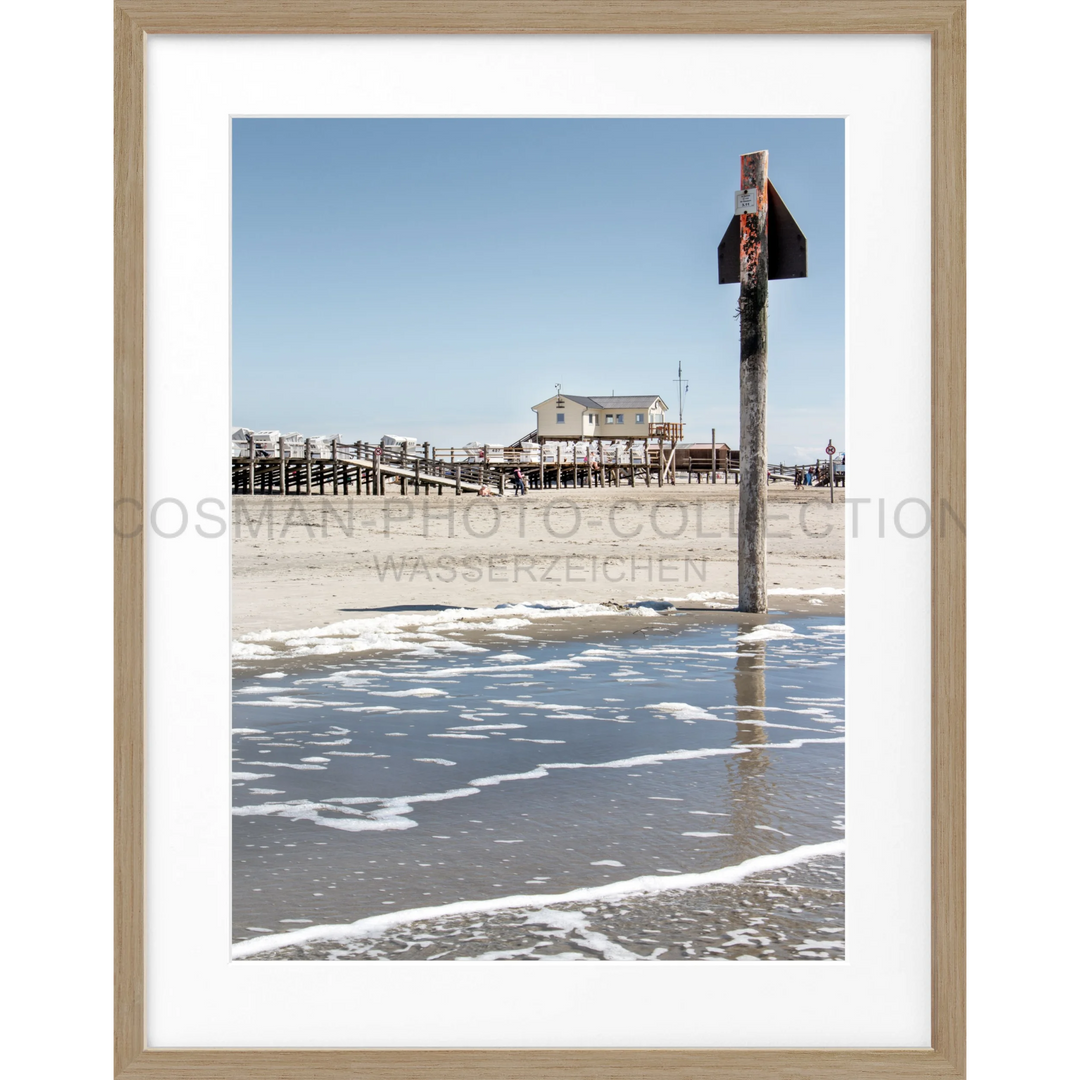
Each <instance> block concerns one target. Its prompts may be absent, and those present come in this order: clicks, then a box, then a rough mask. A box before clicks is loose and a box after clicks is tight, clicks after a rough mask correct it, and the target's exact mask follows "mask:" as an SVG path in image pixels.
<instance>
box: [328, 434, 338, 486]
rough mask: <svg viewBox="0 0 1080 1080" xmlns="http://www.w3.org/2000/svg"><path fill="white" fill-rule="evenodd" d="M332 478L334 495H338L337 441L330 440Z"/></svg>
mask: <svg viewBox="0 0 1080 1080" xmlns="http://www.w3.org/2000/svg"><path fill="white" fill-rule="evenodd" d="M330 476H331V479H332V480H333V488H334V494H335V495H336V494H337V493H338V476H337V439H331V440H330Z"/></svg>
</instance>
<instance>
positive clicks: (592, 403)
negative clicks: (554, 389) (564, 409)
mask: <svg viewBox="0 0 1080 1080" xmlns="http://www.w3.org/2000/svg"><path fill="white" fill-rule="evenodd" d="M553 397H564V398H566V399H568V400H569V401H573V402H576V403H577V404H578V405H583V406H584V407H585V408H586V409H648V408H650V407H651V406H652V404H653V402H654V401H657V400H659V402H660V405H661V407H662V408H664V409H665V410H666V409H667V405H666V403H665V402H664V399H663V398H662V397H660V395H659V394H630V395H620V396H617V397H582V396H580V395H579V394H556V395H553ZM545 400H546V401H550V400H551V398H545ZM541 404H543V402H541ZM533 408H534V409H535V408H537V406H535V405H534V406H533Z"/></svg>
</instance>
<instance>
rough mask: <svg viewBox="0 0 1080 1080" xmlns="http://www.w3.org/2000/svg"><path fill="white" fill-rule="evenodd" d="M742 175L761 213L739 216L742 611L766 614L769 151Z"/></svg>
mask: <svg viewBox="0 0 1080 1080" xmlns="http://www.w3.org/2000/svg"><path fill="white" fill-rule="evenodd" d="M740 176H741V178H740V183H741V187H742V189H743V192H744V193H745V192H747V191H749V190H754V191H755V193H756V197H757V212H756V213H744V214H742V215H740V218H739V469H740V473H741V476H740V483H739V610H740V611H749V612H766V611H768V596H767V591H766V576H765V575H766V570H765V539H766V516H767V499H768V488H767V483H768V467H767V465H766V441H765V409H766V386H767V381H768V356H769V340H768V313H769V273H768V266H769V240H768V208H769V200H768V183H769V152H768V151H767V150H761V151H758V152H757V153H754V154H743V155H742V158H741V174H740Z"/></svg>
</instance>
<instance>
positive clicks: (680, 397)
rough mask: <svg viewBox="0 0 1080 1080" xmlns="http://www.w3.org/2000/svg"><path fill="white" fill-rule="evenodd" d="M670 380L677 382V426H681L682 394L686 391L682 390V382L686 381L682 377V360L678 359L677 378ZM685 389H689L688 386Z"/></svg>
mask: <svg viewBox="0 0 1080 1080" xmlns="http://www.w3.org/2000/svg"><path fill="white" fill-rule="evenodd" d="M671 381H672V382H675V383H678V384H679V427H680V428H681V427H682V422H683V419H682V407H683V395H684V394H685V393H686V391H685V390H683V383H684V382H686V380H685V379H684V378H683V377H682V361H681V360H680V361H679V377H678V378H677V379H672V380H671ZM686 389H687V390H689V389H690V387H689V386H687V388H686Z"/></svg>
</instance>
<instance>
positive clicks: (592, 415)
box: [589, 413, 596, 424]
mask: <svg viewBox="0 0 1080 1080" xmlns="http://www.w3.org/2000/svg"><path fill="white" fill-rule="evenodd" d="M589 423H590V424H595V423H596V413H589Z"/></svg>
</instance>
